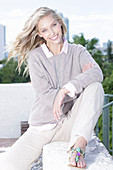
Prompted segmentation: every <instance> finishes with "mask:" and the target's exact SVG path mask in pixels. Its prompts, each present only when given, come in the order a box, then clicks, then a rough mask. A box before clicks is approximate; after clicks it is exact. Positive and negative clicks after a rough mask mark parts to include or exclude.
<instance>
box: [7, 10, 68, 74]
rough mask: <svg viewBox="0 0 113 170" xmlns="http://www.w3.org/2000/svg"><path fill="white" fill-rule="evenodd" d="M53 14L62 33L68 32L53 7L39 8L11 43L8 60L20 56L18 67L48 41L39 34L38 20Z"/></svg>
mask: <svg viewBox="0 0 113 170" xmlns="http://www.w3.org/2000/svg"><path fill="white" fill-rule="evenodd" d="M49 14H51V15H52V16H53V18H55V19H56V20H57V21H58V22H59V23H60V24H61V29H62V35H63V37H64V35H65V34H66V32H67V29H66V26H65V24H64V21H63V19H62V18H61V17H60V16H59V15H58V14H57V13H56V12H55V11H54V10H52V9H50V8H47V7H41V8H39V9H37V10H36V11H35V12H34V13H33V14H32V15H31V16H30V17H29V18H28V20H27V21H26V22H25V25H24V28H23V30H22V32H21V33H20V34H19V35H18V36H17V38H16V40H15V41H14V42H13V43H12V45H11V50H10V52H9V55H8V61H9V60H10V59H11V58H12V57H15V56H18V69H19V72H20V68H21V66H22V64H23V63H26V59H27V56H28V54H29V52H30V51H31V50H32V49H34V48H36V47H39V46H40V45H41V44H43V43H46V42H45V40H44V39H43V38H42V37H40V36H39V35H38V22H39V20H40V19H41V18H42V17H44V16H47V15H49Z"/></svg>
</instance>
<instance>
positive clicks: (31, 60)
mask: <svg viewBox="0 0 113 170" xmlns="http://www.w3.org/2000/svg"><path fill="white" fill-rule="evenodd" d="M89 62H91V63H94V65H93V67H92V68H90V69H89V70H87V71H85V72H84V73H82V68H83V67H84V65H85V64H88V63H89ZM28 66H29V72H30V78H31V82H32V85H33V88H34V89H35V92H36V99H35V101H34V104H33V106H32V109H31V113H30V117H29V124H30V125H33V126H41V125H45V124H55V123H56V124H57V123H59V122H60V121H61V120H62V118H63V117H64V116H65V115H67V114H68V112H69V111H70V110H71V108H72V106H73V104H74V102H75V100H76V98H77V96H79V95H80V94H81V93H82V92H83V90H84V89H85V88H86V87H87V86H88V85H90V84H91V83H93V82H102V80H103V74H102V71H101V69H100V67H99V65H98V64H97V63H96V62H95V60H94V59H93V58H92V57H91V55H90V54H89V52H88V51H87V50H86V49H85V47H83V46H81V45H76V44H68V51H67V54H66V53H64V52H63V53H61V54H59V55H53V56H52V57H50V58H47V57H46V55H45V53H44V51H43V50H42V48H41V46H40V47H38V48H35V49H34V50H32V51H31V52H30V54H29V56H28ZM67 83H71V84H73V85H74V87H75V89H76V95H75V96H74V97H70V96H69V95H68V94H67V95H66V96H65V98H64V100H63V104H62V106H61V111H62V115H61V119H60V120H59V122H57V121H56V120H55V119H54V117H53V113H52V111H53V103H54V100H55V97H56V95H57V93H58V91H59V89H60V88H62V87H63V86H64V85H65V84H67Z"/></svg>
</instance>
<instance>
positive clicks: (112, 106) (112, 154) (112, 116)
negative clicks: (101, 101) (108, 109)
mask: <svg viewBox="0 0 113 170" xmlns="http://www.w3.org/2000/svg"><path fill="white" fill-rule="evenodd" d="M112 155H113V105H112Z"/></svg>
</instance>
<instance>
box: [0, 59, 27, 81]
mask: <svg viewBox="0 0 113 170" xmlns="http://www.w3.org/2000/svg"><path fill="white" fill-rule="evenodd" d="M3 63H5V65H4V67H3V68H1V69H0V83H24V82H29V81H30V77H29V76H26V75H25V76H23V72H24V68H25V66H24V65H23V66H22V68H21V73H20V74H19V72H18V70H17V65H18V63H17V61H15V60H14V59H11V60H10V61H9V62H6V60H5V61H3Z"/></svg>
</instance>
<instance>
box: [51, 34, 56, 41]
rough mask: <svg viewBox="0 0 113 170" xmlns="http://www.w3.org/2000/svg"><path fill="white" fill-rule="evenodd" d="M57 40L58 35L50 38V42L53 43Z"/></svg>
mask: <svg viewBox="0 0 113 170" xmlns="http://www.w3.org/2000/svg"><path fill="white" fill-rule="evenodd" d="M57 38H58V34H57V35H55V36H54V37H52V38H50V40H53V41H55V40H57Z"/></svg>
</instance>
